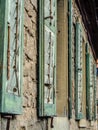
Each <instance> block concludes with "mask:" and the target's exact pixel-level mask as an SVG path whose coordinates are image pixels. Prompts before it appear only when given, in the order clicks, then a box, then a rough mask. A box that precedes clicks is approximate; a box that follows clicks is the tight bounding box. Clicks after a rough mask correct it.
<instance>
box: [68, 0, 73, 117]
mask: <svg viewBox="0 0 98 130" xmlns="http://www.w3.org/2000/svg"><path fill="white" fill-rule="evenodd" d="M68 11H69V17H68V66H69V67H68V86H69V89H68V99H69V100H68V101H69V103H68V107H69V118H72V26H73V21H72V0H69V1H68Z"/></svg>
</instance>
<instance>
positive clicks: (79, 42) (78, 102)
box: [75, 22, 83, 120]
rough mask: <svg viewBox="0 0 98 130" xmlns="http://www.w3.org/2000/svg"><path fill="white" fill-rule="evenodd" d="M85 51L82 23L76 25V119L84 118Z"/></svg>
mask: <svg viewBox="0 0 98 130" xmlns="http://www.w3.org/2000/svg"><path fill="white" fill-rule="evenodd" d="M82 53H83V50H82V30H81V25H80V23H78V22H77V23H76V93H75V95H76V105H75V106H76V119H77V120H78V119H82V118H83V110H82V109H83V108H82V105H83V104H82V98H83V95H82V93H83V77H82V76H83V74H82V73H83V72H82V69H83V64H82V62H83V57H82V56H83V54H82Z"/></svg>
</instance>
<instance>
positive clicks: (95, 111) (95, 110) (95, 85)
mask: <svg viewBox="0 0 98 130" xmlns="http://www.w3.org/2000/svg"><path fill="white" fill-rule="evenodd" d="M96 82H97V77H96V64H94V120H96V119H97V115H96V113H97V109H96V107H97V102H96V91H97V89H96V87H97V83H96Z"/></svg>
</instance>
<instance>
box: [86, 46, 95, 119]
mask: <svg viewBox="0 0 98 130" xmlns="http://www.w3.org/2000/svg"><path fill="white" fill-rule="evenodd" d="M86 50H87V54H86V94H87V99H86V100H87V101H86V104H87V119H89V120H92V119H93V116H94V115H93V114H94V68H93V56H92V54H91V52H89V46H88V44H87V46H86Z"/></svg>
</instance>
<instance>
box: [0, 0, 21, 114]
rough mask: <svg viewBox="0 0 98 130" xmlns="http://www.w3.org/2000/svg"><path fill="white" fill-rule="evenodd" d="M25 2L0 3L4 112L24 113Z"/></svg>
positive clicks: (0, 80)
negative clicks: (23, 54)
mask: <svg viewBox="0 0 98 130" xmlns="http://www.w3.org/2000/svg"><path fill="white" fill-rule="evenodd" d="M22 53H23V0H10V1H7V0H1V1H0V86H1V87H0V112H2V113H8V114H21V113H22V64H23V58H22Z"/></svg>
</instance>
